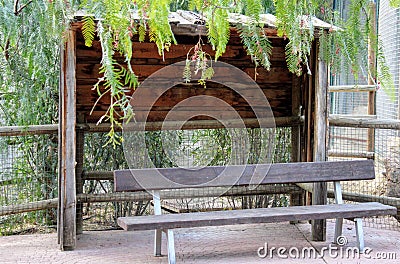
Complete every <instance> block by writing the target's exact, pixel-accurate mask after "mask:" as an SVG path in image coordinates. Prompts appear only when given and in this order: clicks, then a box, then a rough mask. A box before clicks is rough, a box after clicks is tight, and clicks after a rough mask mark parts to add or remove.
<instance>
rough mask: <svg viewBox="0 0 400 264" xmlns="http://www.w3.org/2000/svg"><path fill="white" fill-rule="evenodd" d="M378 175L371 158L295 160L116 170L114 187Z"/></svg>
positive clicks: (220, 184) (173, 186)
mask: <svg viewBox="0 0 400 264" xmlns="http://www.w3.org/2000/svg"><path fill="white" fill-rule="evenodd" d="M374 178H375V171H374V163H373V161H372V160H352V161H327V162H296V163H273V164H257V165H253V164H248V165H229V166H209V167H203V168H200V169H196V170H192V169H185V168H159V169H154V168H152V169H134V170H116V171H114V190H115V191H116V192H120V191H144V190H163V189H181V188H189V187H190V188H204V187H230V186H246V185H249V184H254V185H255V184H261V185H262V184H283V183H307V182H329V181H348V180H368V179H374Z"/></svg>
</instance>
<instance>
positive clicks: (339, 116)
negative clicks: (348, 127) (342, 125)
mask: <svg viewBox="0 0 400 264" xmlns="http://www.w3.org/2000/svg"><path fill="white" fill-rule="evenodd" d="M329 117H330V118H332V119H341V118H356V119H357V118H361V119H377V118H378V117H377V116H376V115H341V114H333V115H332V114H330V115H329Z"/></svg>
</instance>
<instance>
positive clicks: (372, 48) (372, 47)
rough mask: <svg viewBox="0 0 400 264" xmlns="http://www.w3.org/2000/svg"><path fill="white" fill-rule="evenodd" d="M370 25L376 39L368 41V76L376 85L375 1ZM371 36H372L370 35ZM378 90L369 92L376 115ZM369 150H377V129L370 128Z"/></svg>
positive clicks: (373, 113) (370, 109) (370, 107)
mask: <svg viewBox="0 0 400 264" xmlns="http://www.w3.org/2000/svg"><path fill="white" fill-rule="evenodd" d="M370 16H371V17H370V27H371V32H372V33H373V37H374V38H375V39H374V40H372V39H369V41H368V64H369V72H370V75H369V76H368V84H369V85H375V82H376V46H377V43H376V42H377V33H378V32H377V27H376V4H375V2H374V1H371V2H370ZM370 38H371V36H370ZM375 103H376V92H375V91H370V92H368V114H369V115H375V114H376V106H375ZM367 151H368V152H375V129H373V128H369V129H368V143H367Z"/></svg>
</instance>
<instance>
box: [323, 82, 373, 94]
mask: <svg viewBox="0 0 400 264" xmlns="http://www.w3.org/2000/svg"><path fill="white" fill-rule="evenodd" d="M373 91H376V85H374V84H368V85H337V86H329V89H328V92H331V93H335V92H347V93H354V92H373Z"/></svg>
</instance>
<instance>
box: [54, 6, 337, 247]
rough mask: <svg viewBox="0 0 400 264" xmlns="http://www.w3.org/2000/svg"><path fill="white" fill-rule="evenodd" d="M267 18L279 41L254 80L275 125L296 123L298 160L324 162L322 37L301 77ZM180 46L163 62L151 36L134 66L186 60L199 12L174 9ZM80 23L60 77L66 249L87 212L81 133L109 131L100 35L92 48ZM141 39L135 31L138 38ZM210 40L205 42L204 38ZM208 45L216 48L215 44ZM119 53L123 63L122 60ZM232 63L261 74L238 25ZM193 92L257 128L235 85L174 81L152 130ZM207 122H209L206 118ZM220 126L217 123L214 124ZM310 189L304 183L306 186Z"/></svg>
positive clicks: (140, 70) (320, 187)
mask: <svg viewBox="0 0 400 264" xmlns="http://www.w3.org/2000/svg"><path fill="white" fill-rule="evenodd" d="M261 18H262V19H263V21H264V23H265V32H266V34H267V35H268V37H269V38H270V40H271V43H272V45H273V49H272V56H271V58H270V60H271V69H270V71H267V70H265V69H263V68H262V67H259V68H258V69H257V73H258V75H257V79H256V82H257V84H258V85H259V87H260V88H261V89H262V91H263V92H264V94H265V95H266V97H267V99H268V101H269V103H270V105H271V108H272V111H273V114H274V116H275V119H276V126H288V127H292V143H291V144H292V146H291V150H292V161H324V160H325V159H326V149H325V146H326V144H325V142H326V130H327V102H326V100H327V87H328V68H327V65H326V64H325V63H324V62H323V61H320V60H319V59H318V38H316V41H315V42H314V43H313V47H312V50H311V54H310V57H309V63H310V69H311V75H308V74H307V73H304V74H302V75H301V76H296V75H294V74H292V73H290V72H289V70H288V69H287V65H286V60H285V45H286V44H287V42H288V40H287V39H285V38H282V37H279V36H277V30H276V27H275V25H274V23H275V17H274V16H272V15H264V16H261ZM241 19H244V17H243V16H241V15H235V14H232V15H231V17H230V22H231V23H238V21H240V20H241ZM170 23H171V27H172V30H173V32H174V33H175V37H176V40H177V42H178V45H172V46H171V47H170V51H169V52H166V53H165V59H164V60H163V59H162V58H161V57H160V56H159V54H158V50H157V47H156V45H155V44H154V43H150V42H149V41H148V40H146V41H144V42H139V41H138V39H135V42H134V44H133V60H132V68H133V70H134V71H135V73H136V74H137V76H138V77H139V81H143V80H145V79H146V78H147V77H148V76H150V75H151V74H152V73H154V72H156V71H157V70H159V69H161V68H163V67H165V66H167V65H170V64H172V63H175V62H179V61H184V60H185V59H186V55H187V53H188V51H189V50H190V49H191V48H192V47H193V46H194V45H195V44H196V43H197V41H198V38H199V35H205V34H204V33H205V30H206V28H205V26H204V23H202V21H201V20H199V18H198V16H196V15H195V14H193V13H191V12H185V11H181V12H176V13H173V15H172V16H171V19H170ZM314 24H315V26H316V27H320V28H329V27H331V25H330V24H327V23H324V22H322V21H320V20H317V19H315V23H314ZM81 27H82V22H81V19H80V17H79V16H77V17H76V19H75V20H74V21H73V22H72V23H71V27H70V29H69V31H68V33H67V35H66V43H65V45H64V49H63V52H62V55H61V58H62V59H61V66H62V67H61V69H62V70H61V79H60V129H59V133H60V135H59V136H60V137H59V140H60V144H59V148H60V149H59V153H60V154H59V159H60V160H59V166H60V167H59V198H60V199H59V214H58V235H59V243H60V244H61V249H63V250H71V249H74V248H75V243H76V234H77V233H79V232H81V228H82V227H81V223H80V220H79V219H77V218H76V215H77V211H79V210H81V209H80V208H81V205H80V202H79V201H78V200H77V196H79V194H80V193H82V182H83V181H84V179H83V173H82V172H83V135H84V133H85V132H86V131H87V130H96V131H101V130H103V131H107V129H108V128H107V126H102V125H100V126H96V125H95V123H96V122H97V121H98V120H99V118H100V117H101V116H102V115H103V114H104V112H105V111H106V109H107V108H108V106H109V98H107V96H104V97H103V98H102V99H101V100H100V101H99V102H98V103H97V104H96V106H95V107H94V110H93V113H92V114H90V111H91V109H92V107H93V105H94V104H95V102H96V100H97V99H98V94H97V92H96V91H95V90H93V89H92V87H93V85H94V84H95V83H96V82H97V81H98V78H99V77H100V75H99V67H100V61H101V55H102V52H101V45H100V43H99V41H98V40H95V41H94V43H93V46H92V47H86V46H85V43H84V39H83V36H82V33H81ZM134 38H135V37H134ZM204 43H207V40H206V38H205V39H204ZM203 49H204V50H206V51H208V52H209V53H210V54H213V51H212V49H211V47H210V46H209V45H205V46H204V47H203ZM117 59H118V60H119V61H120V62H121V63H123V58H122V57H120V58H118V57H117ZM219 60H220V61H222V62H226V63H229V64H231V65H233V66H236V67H237V68H239V69H241V70H242V71H244V72H246V73H247V74H248V75H249V76H251V77H254V76H255V67H254V64H253V62H252V60H251V58H250V56H249V55H247V52H246V50H245V49H244V48H243V45H242V43H241V39H240V37H239V34H238V33H237V32H236V31H235V29H234V28H232V30H231V37H230V41H229V44H228V46H227V50H226V52H225V53H224V54H223V55H222V57H221V58H220V59H219ZM195 95H209V96H213V97H217V98H219V99H221V100H224V101H225V102H226V103H228V104H229V105H231V106H232V107H233V108H234V109H235V110H236V111H237V112H238V113H239V115H240V117H241V118H242V120H244V123H245V124H246V125H247V126H248V127H256V126H257V123H254V120H253V119H254V113H253V112H252V111H251V108H250V107H249V106H248V105H247V104H246V102H245V101H244V100H243V99H242V98H241V97H240V95H238V94H237V93H235V92H234V91H232V90H231V89H229V88H227V87H225V86H223V85H218V84H213V83H210V84H209V85H207V88H206V89H204V88H203V87H202V86H199V85H193V84H191V85H184V84H181V85H176V86H175V87H173V88H171V89H170V90H169V91H168V92H166V93H165V94H163V96H162V97H161V98H160V99H159V100H158V101H157V103H156V104H155V105H154V107H153V108H152V112H151V114H150V116H149V117H148V119H147V122H148V127H149V129H157V125H153V126H152V124H157V122H160V121H163V120H164V118H165V116H166V114H167V113H168V111H169V110H170V109H171V108H172V107H174V105H176V104H177V103H179V102H180V101H182V100H184V99H185V98H189V97H191V96H195ZM204 120H209V118H207V117H204V116H197V117H195V118H193V120H192V121H193V122H191V125H190V128H191V129H195V128H200V127H201V128H204V123H201V121H204ZM206 124H207V123H206ZM208 124H209V127H212V128H214V127H216V126H217V125H215V123H214V124H213V123H212V122H210V123H208ZM303 187H304V186H303ZM312 203H314V204H323V203H326V185H325V184H324V183H318V184H317V183H315V184H314V189H313V196H312ZM324 225H325V224H324V221H322V220H315V221H314V224H313V238H314V239H315V240H324V239H325V226H324Z"/></svg>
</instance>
